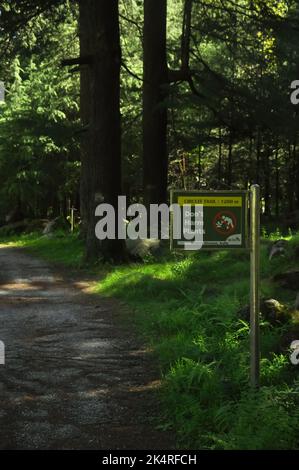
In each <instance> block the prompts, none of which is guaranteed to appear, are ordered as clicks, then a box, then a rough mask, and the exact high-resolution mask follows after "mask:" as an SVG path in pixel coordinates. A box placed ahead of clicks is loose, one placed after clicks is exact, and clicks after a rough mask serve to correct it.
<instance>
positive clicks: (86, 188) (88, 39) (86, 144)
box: [79, 0, 93, 238]
mask: <svg viewBox="0 0 299 470" xmlns="http://www.w3.org/2000/svg"><path fill="white" fill-rule="evenodd" d="M91 10H92V0H80V3H79V36H80V57H85V56H91V55H92V53H93V51H92V47H93V41H92V35H91V34H90V33H91V30H92V27H93V26H92V20H93V18H92V15H91V14H90V11H91ZM91 73H92V70H91V67H90V66H89V65H85V66H81V67H80V117H81V125H82V128H83V130H82V133H81V140H80V147H81V175H80V217H81V234H82V235H83V237H84V238H86V235H87V227H88V225H89V202H90V199H91V194H90V184H91V175H90V171H89V170H90V166H91V165H90V162H89V159H90V157H91V151H92V149H91V146H90V132H88V129H89V126H90V115H91V92H90V83H91Z"/></svg>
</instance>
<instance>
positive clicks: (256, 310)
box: [250, 184, 260, 388]
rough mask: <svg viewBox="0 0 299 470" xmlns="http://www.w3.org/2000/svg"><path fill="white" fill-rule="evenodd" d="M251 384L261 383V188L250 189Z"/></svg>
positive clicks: (254, 385)
mask: <svg viewBox="0 0 299 470" xmlns="http://www.w3.org/2000/svg"><path fill="white" fill-rule="evenodd" d="M250 219H251V223H250V244H251V246H250V353H251V354H250V384H251V386H252V387H253V388H258V387H259V382H260V340H259V315H260V187H259V186H258V185H257V184H255V185H253V186H251V188H250Z"/></svg>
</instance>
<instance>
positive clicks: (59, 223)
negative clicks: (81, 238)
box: [43, 216, 70, 235]
mask: <svg viewBox="0 0 299 470" xmlns="http://www.w3.org/2000/svg"><path fill="white" fill-rule="evenodd" d="M69 228H70V226H69V223H68V222H67V220H66V219H65V218H64V217H62V216H59V217H56V218H55V219H53V220H50V221H48V223H47V224H46V226H45V228H44V230H43V235H49V233H53V232H55V230H59V229H60V230H68V229H69Z"/></svg>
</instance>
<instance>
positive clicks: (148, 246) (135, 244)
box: [126, 238, 160, 259]
mask: <svg viewBox="0 0 299 470" xmlns="http://www.w3.org/2000/svg"><path fill="white" fill-rule="evenodd" d="M126 247H127V250H128V252H129V254H130V255H131V256H133V257H134V258H141V259H142V258H145V257H146V256H147V255H149V254H153V253H155V252H156V251H157V250H158V249H159V248H160V240H158V239H156V238H146V239H144V240H142V239H140V238H138V239H137V240H130V239H127V240H126Z"/></svg>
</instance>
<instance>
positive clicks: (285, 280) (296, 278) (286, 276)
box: [273, 269, 299, 291]
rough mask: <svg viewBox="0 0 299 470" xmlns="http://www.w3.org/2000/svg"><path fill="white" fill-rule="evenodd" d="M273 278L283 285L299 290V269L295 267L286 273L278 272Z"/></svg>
mask: <svg viewBox="0 0 299 470" xmlns="http://www.w3.org/2000/svg"><path fill="white" fill-rule="evenodd" d="M273 280H274V281H276V282H278V283H279V284H280V286H281V287H285V288H286V289H291V290H296V291H299V270H298V269H293V270H290V271H286V272H284V273H278V274H276V275H275V276H274V277H273Z"/></svg>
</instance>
